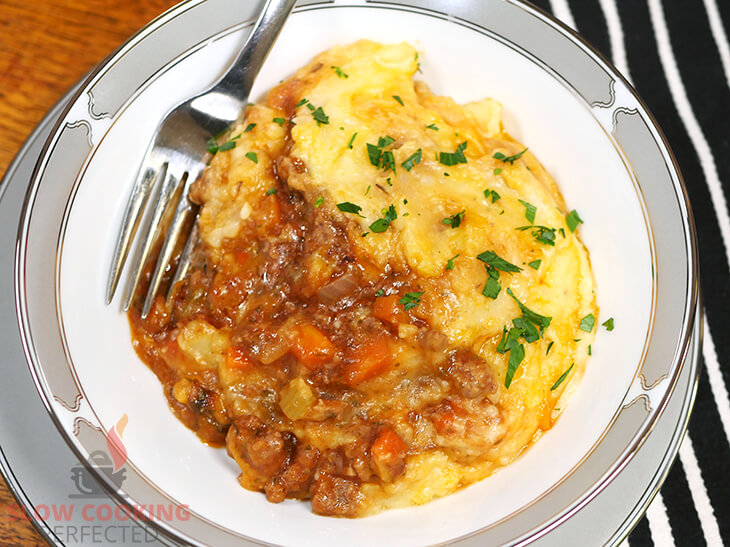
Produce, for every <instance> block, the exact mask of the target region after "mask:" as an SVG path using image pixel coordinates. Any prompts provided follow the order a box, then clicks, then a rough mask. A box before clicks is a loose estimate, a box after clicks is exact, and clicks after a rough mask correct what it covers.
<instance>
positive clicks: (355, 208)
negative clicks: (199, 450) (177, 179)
mask: <svg viewBox="0 0 730 547" xmlns="http://www.w3.org/2000/svg"><path fill="white" fill-rule="evenodd" d="M418 68H419V65H418V55H417V53H416V51H415V50H414V49H413V48H412V47H411V46H409V45H407V44H395V45H381V44H376V43H373V42H368V41H360V42H356V43H354V44H352V45H348V46H343V47H335V48H332V49H331V50H329V51H326V52H324V53H322V54H320V55H319V56H317V57H316V58H315V59H314V60H313V61H312V62H311V63H309V64H308V65H307V66H305V67H303V68H301V69H300V70H299V71H297V72H296V74H295V75H294V76H292V77H290V78H289V79H287V80H285V81H283V82H282V83H281V84H280V85H278V86H277V87H275V88H274V89H272V90H271V92H270V93H269V95H268V99H267V100H266V102H265V104H255V105H250V106H249V107H248V108H247V109H246V112H245V116H244V117H243V120H242V122H241V123H240V124H239V125H237V126H236V127H234V128H232V129H231V130H230V131H229V132H227V133H226V134H225V135H223V136H221V137H220V138H218V139H217V140H215V141H211V142H210V148H209V150H210V152H211V154H213V156H212V159H211V162H210V166H209V167H208V169H207V170H206V172H205V174H204V176H203V177H202V179H201V180H200V181H198V182H197V183H196V184H195V185H194V187H193V191H192V194H191V198H192V199H193V200H194V201H196V202H198V203H200V205H201V212H200V219H199V228H200V237H201V243H200V244H199V245H198V248H197V251H196V260H195V265H194V269H193V272H192V274H191V275H189V276H188V278H187V279H185V280H184V281H183V282H182V283H181V284H180V286H179V287H176V288H175V290H176V292H175V295H176V296H175V299H174V301H173V303H172V306H171V307H169V308H168V307H167V306H166V305H165V302H164V299H163V298H162V297H158V300H157V302H156V304H155V307H154V308H153V312H152V313H151V314H150V316H149V317H148V318H147V319H146V320H142V319H141V318H140V315H139V312H138V311H136V309H134V308H133V309H132V311H131V312H130V322H131V325H132V333H133V339H134V343H135V347H136V349H137V352H138V353H139V355H140V356H141V357H142V359H143V360H144V361H145V362H146V363H147V364H148V365H150V367H152V369H153V370H154V371H155V373H156V374H157V376H158V377H159V378H160V381H161V382H162V383H163V385H164V389H165V393H166V395H167V397H168V400H169V402H170V406H171V408H172V410H173V412H174V413H175V414H176V416H177V417H178V418H179V419H180V420H182V421H183V423H185V424H186V425H187V426H188V427H190V428H191V429H193V430H194V431H195V432H196V433H197V434H198V436H199V437H200V438H201V439H202V440H203V441H205V442H207V443H210V444H212V445H222V444H225V446H226V449H227V451H228V453H229V454H230V456H231V457H233V458H234V459H235V461H236V462H237V463H238V465H239V466H240V468H241V473H240V476H239V481H240V483H241V485H243V486H244V487H246V488H248V489H252V490H259V491H263V492H265V494H266V497H267V498H268V499H269V500H270V501H272V502H280V501H282V500H284V499H285V498H298V499H306V500H311V504H312V509H313V511H314V512H316V513H319V514H323V515H334V516H345V517H359V516H364V515H368V514H372V513H376V512H378V511H382V510H384V509H389V508H393V507H403V506H408V505H414V504H423V503H426V502H428V501H430V500H431V499H433V498H436V497H440V496H445V495H447V494H450V493H452V492H454V491H455V490H457V489H459V488H461V487H463V486H466V485H468V484H470V483H473V482H475V481H478V480H480V479H482V478H484V477H486V476H487V475H489V474H491V473H492V472H494V471H495V470H496V469H498V468H499V467H502V466H504V465H507V464H508V463H510V462H511V461H512V460H514V459H515V458H516V457H517V456H518V455H519V454H520V453H521V452H522V451H523V450H524V449H525V448H526V447H528V446H529V445H530V444H531V443H532V442H533V441H535V440H536V439H537V438H538V437H539V436H540V435H541V433H542V432H544V431H546V430H548V429H550V427H551V426H552V425H553V423H554V421H555V420H556V418H557V414H558V412H559V410H560V409H559V407H561V406H562V405H563V403H564V400H561V398H562V399H565V398H566V397H563V395H564V394H566V393H567V390H571V389H572V388H573V387H574V384H575V383H576V381H577V379H579V377H580V375H581V373H582V371H583V368H584V366H585V363H586V361H587V358H588V355H589V354H590V351H591V343H592V340H593V334H592V333H593V331H594V322H595V317H596V316H597V309H596V303H595V294H594V283H593V275H592V273H591V268H590V262H589V258H588V253H587V251H586V249H585V247H584V246H583V244H582V243H581V241H580V240H579V239H578V236H577V232H576V228H577V227H578V225H579V224H580V223H581V222H582V220H581V219H580V217H579V215H578V214H577V213H576V212H575V211H570V210H569V209H568V208H567V207H566V205H565V203H564V201H563V198H562V197H561V195H560V193H559V191H558V188H557V186H556V184H555V182H554V181H553V180H552V178H551V177H550V175H549V174H548V173H547V172H546V171H545V169H544V168H543V167H542V165H541V164H540V163H539V162H538V161H537V159H536V158H535V157H534V156H533V155H532V154H531V152H530V151H529V150H527V148H526V147H525V146H524V145H522V144H520V143H518V142H516V141H515V140H513V139H512V138H511V137H510V136H509V135H508V134H507V133H506V132H505V130H504V128H503V127H502V122H501V106H500V104H499V103H497V102H495V101H493V100H491V99H485V100H482V101H479V102H475V103H470V104H467V105H458V104H456V103H455V102H454V101H453V100H452V99H450V98H448V97H439V96H436V95H433V94H432V93H431V92H430V90H429V88H428V87H427V86H426V85H425V84H424V83H422V82H418V81H416V82H414V81H413V77H414V75H415V74H416V72H417V71H418ZM517 115H519V113H517ZM528 122H529V120H527V121H526V122H525V123H528ZM140 290H141V293H140V294H144V291H145V290H146V287H141V289H140ZM559 402H560V403H559Z"/></svg>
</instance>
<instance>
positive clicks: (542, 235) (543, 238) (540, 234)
mask: <svg viewBox="0 0 730 547" xmlns="http://www.w3.org/2000/svg"><path fill="white" fill-rule="evenodd" d="M515 230H519V231H520V232H524V231H525V230H532V237H534V238H535V239H536V240H537V241H538V243H542V244H544V245H550V246H552V247H554V246H555V231H556V230H555V228H548V227H547V226H538V225H536V224H533V225H531V226H520V227H519V228H515Z"/></svg>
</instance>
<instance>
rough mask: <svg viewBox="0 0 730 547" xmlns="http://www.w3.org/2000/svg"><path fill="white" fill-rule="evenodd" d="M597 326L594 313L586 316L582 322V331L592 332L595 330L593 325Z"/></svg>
mask: <svg viewBox="0 0 730 547" xmlns="http://www.w3.org/2000/svg"><path fill="white" fill-rule="evenodd" d="M595 324H596V318H595V317H593V314H592V313H589V314H588V315H586V316H585V317H584V318H583V319H581V320H580V330H582V331H585V332H591V331H592V330H593V325H595Z"/></svg>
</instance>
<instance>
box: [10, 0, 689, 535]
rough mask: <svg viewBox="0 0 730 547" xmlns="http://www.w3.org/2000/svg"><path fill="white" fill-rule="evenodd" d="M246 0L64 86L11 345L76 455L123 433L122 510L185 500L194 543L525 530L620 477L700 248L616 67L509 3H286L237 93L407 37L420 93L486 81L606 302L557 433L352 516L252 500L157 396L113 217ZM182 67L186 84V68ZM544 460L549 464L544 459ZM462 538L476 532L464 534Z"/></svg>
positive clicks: (671, 366) (665, 384)
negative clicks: (119, 285) (608, 326)
mask: <svg viewBox="0 0 730 547" xmlns="http://www.w3.org/2000/svg"><path fill="white" fill-rule="evenodd" d="M258 7H259V6H258V5H257V3H241V2H235V1H233V0H200V1H190V2H186V3H183V4H181V5H180V6H179V7H177V8H175V9H173V10H171V11H170V12H168V13H167V14H166V15H164V16H163V17H161V18H159V19H158V20H156V21H155V22H154V23H153V24H151V25H150V26H148V27H147V28H146V29H145V30H143V31H142V32H141V33H140V34H138V35H137V36H136V37H134V38H133V39H132V40H131V41H130V42H129V43H127V44H126V45H125V46H124V47H122V48H121V49H120V50H119V52H117V53H116V54H115V55H113V56H112V57H111V58H110V59H109V60H108V61H106V62H105V63H103V64H102V65H100V67H99V68H98V69H97V70H96V71H95V73H94V74H93V75H92V77H91V78H90V79H89V80H87V81H86V82H85V83H84V84H83V85H82V86H81V88H80V89H79V90H78V91H77V92H76V93H75V94H74V96H73V97H72V98H71V100H70V101H69V103H68V106H67V108H66V109H65V110H64V112H63V114H62V115H61V116H60V118H59V122H58V124H57V126H56V128H55V130H54V131H53V132H52V134H51V136H50V138H49V139H48V141H47V143H46V146H45V148H44V150H43V153H42V154H41V157H40V160H39V162H38V165H37V168H36V171H35V174H34V178H33V181H32V183H31V186H30V188H29V192H28V194H27V197H26V203H25V206H24V210H23V215H22V218H21V220H20V229H19V240H18V249H19V252H18V254H17V260H16V269H15V281H16V293H17V294H16V298H17V307H18V316H19V319H20V327H21V334H22V341H23V344H24V349H25V352H26V356H27V358H28V360H29V362H30V363H31V370H32V372H33V374H34V377H35V380H36V383H37V385H38V388H39V390H40V392H41V394H42V396H43V398H44V401H45V403H46V405H47V406H48V408H49V410H50V411H51V415H52V417H53V419H54V421H55V422H56V424H57V425H58V427H59V428H60V430H61V431H62V433H63V434H64V435H65V436H66V438H67V439H68V441H69V442H70V444H71V446H72V447H73V449H74V450H75V451H76V452H77V453H78V454H79V456H80V457H81V458H83V459H85V460H86V461H91V462H95V461H96V460H95V459H94V457H93V456H94V455H95V454H99V453H105V451H106V452H108V451H109V450H108V442H107V433H108V432H110V431H112V430H116V431H117V435H119V436H121V435H122V427H121V424H123V423H127V422H128V426H127V427H126V429H124V433H123V443H124V446H125V458H123V461H122V464H123V465H122V466H121V468H119V469H117V468H116V467H118V466H114V465H107V466H102V465H95V466H92V467H94V469H95V470H96V472H97V473H98V476H99V477H100V478H101V479H102V481H104V483H105V484H106V485H107V486H108V487H109V488H110V489H111V490H112V491H113V492H114V493H115V495H116V496H117V497H118V499H120V500H123V501H124V502H125V503H127V504H128V505H131V506H140V505H142V506H150V505H152V506H154V507H161V508H163V509H168V508H174V509H176V510H177V509H179V508H181V507H182V508H185V509H186V510H189V513H187V515H186V518H182V517H181V516H180V515H179V514H177V513H176V512H175V511H172V509H170V510H171V511H172V513H170V514H168V513H166V512H165V513H163V515H162V516H161V517H160V518H156V519H155V523H154V524H156V525H158V526H159V527H160V528H162V529H164V530H166V531H168V532H169V533H170V534H172V535H174V536H175V537H179V538H182V539H185V540H187V541H190V542H194V543H201V544H216V545H223V544H229V543H236V542H239V541H240V540H242V539H252V540H257V541H262V542H268V543H275V544H293V543H297V544H299V545H307V544H315V543H319V542H321V541H322V539H323V538H325V539H326V540H328V541H330V542H332V543H339V542H343V541H347V542H348V543H349V544H350V545H356V544H363V545H367V544H372V543H374V542H395V543H397V544H399V545H408V544H413V545H422V544H426V543H439V542H444V541H451V540H456V539H459V538H465V539H466V538H478V540H479V541H481V542H489V543H492V544H494V543H504V542H508V543H509V542H520V541H522V540H527V539H534V538H536V537H538V536H540V535H542V534H544V533H546V532H547V531H549V530H550V529H551V528H553V527H555V526H557V525H558V524H559V523H560V522H562V521H564V520H565V519H567V518H568V517H569V516H570V515H572V514H574V513H575V512H576V511H578V510H579V509H580V508H581V507H582V506H584V505H585V504H586V503H588V502H589V501H590V499H591V498H593V497H594V496H595V495H596V494H597V493H598V492H600V491H601V489H603V488H605V487H606V486H607V485H608V484H609V483H610V482H611V481H612V480H614V479H615V477H616V476H617V474H618V473H619V472H620V470H621V469H622V468H623V467H624V466H626V465H627V464H628V462H629V461H630V459H631V457H632V456H633V455H634V454H635V453H636V452H637V450H638V449H639V448H640V446H641V444H642V443H643V442H644V441H645V440H646V438H647V435H648V433H649V431H650V430H651V428H652V427H653V426H654V424H655V423H656V420H657V419H658V418H659V416H660V415H661V413H662V411H663V409H664V408H665V407H666V405H667V404H668V402H669V400H670V396H671V394H672V391H673V389H674V387H675V385H676V383H677V381H678V379H679V376H680V373H681V370H682V365H683V363H684V362H685V360H686V357H687V353H688V351H689V349H690V345H689V343H690V335H691V332H692V328H693V324H694V321H695V318H696V314H695V310H696V306H697V298H698V295H697V292H698V289H697V274H696V246H695V242H694V232H693V226H692V221H691V217H690V215H689V211H688V206H687V200H686V196H685V194H684V189H683V187H682V185H681V182H680V177H679V174H678V173H677V170H676V166H675V164H674V162H673V159H672V157H671V154H670V152H669V150H668V148H667V146H666V144H665V142H664V140H663V138H662V136H661V134H660V132H659V130H658V129H657V128H656V126H655V125H654V122H653V120H652V119H651V117H650V115H649V114H648V113H647V112H646V110H645V108H644V106H643V105H642V103H641V102H640V101H639V100H638V98H636V96H635V95H634V94H633V92H632V90H631V89H630V88H629V87H628V85H627V84H626V82H625V81H624V80H622V79H621V78H620V77H619V76H618V75H617V74H616V73H615V71H614V70H613V69H612V68H611V67H609V66H607V65H606V64H605V63H604V62H603V61H602V60H601V59H600V58H599V57H598V56H597V55H596V54H595V53H594V52H592V51H591V50H590V49H589V48H588V47H587V46H585V45H584V44H583V43H582V42H581V41H580V40H579V39H578V38H576V37H575V36H574V35H572V34H571V33H570V32H568V31H567V30H565V29H564V28H563V27H562V26H560V25H559V24H557V23H555V22H554V21H552V20H551V19H549V18H547V17H546V16H544V15H543V14H541V13H539V12H537V11H536V10H534V9H533V8H530V7H528V6H526V5H522V4H520V3H515V2H511V1H505V0H489V1H478V0H475V1H471V2H469V1H467V2H459V3H453V2H446V1H435V0H432V1H398V2H396V1H388V2H367V3H364V2H359V1H354V0H353V1H338V2H303V3H302V5H301V6H300V7H299V8H298V10H297V11H296V12H295V13H294V14H293V15H292V17H291V18H290V20H289V22H288V24H287V26H286V28H285V29H284V31H283V33H282V36H281V38H280V40H279V42H278V43H277V45H276V46H275V48H274V50H273V52H272V54H271V57H270V59H269V61H268V62H267V64H266V66H265V68H264V70H263V71H262V74H261V76H260V78H259V80H258V81H257V84H256V86H255V89H254V92H253V97H256V96H257V95H258V96H260V95H262V94H263V92H264V91H265V90H266V89H268V88H270V87H271V86H272V85H273V84H275V83H276V82H278V81H279V80H280V79H281V78H283V77H285V76H286V75H288V74H290V73H291V72H292V71H293V70H294V69H295V68H297V67H298V66H300V65H302V64H304V63H305V62H306V61H307V60H309V59H310V58H311V57H312V56H313V55H314V54H315V53H317V52H319V51H320V50H322V49H326V48H327V47H329V46H331V45H334V44H336V43H343V42H349V41H352V40H353V39H356V38H371V39H376V40H380V41H393V40H396V39H397V40H398V41H401V40H405V41H409V42H411V43H413V44H414V45H415V46H416V48H417V49H418V50H419V51H420V52H421V60H422V61H421V66H422V69H423V74H422V75H421V76H420V77H422V78H423V79H424V80H425V81H427V82H428V83H429V84H430V85H431V87H432V88H433V90H434V91H435V92H437V93H440V94H446V95H451V96H453V97H454V98H455V99H456V100H457V101H469V100H475V99H478V98H481V97H483V96H491V97H494V98H496V99H498V100H500V101H501V102H502V103H503V104H504V106H505V125H506V127H507V129H508V131H510V132H511V133H512V134H513V135H514V136H515V137H516V138H518V139H519V140H521V141H522V142H525V143H526V144H527V145H529V146H530V148H531V150H533V152H535V154H536V155H537V156H538V157H539V158H540V159H541V160H542V161H543V163H544V164H545V165H546V167H547V168H548V170H549V171H550V172H551V173H552V174H553V175H554V176H555V178H556V179H557V181H558V183H559V185H560V187H561V189H562V191H563V194H564V196H565V198H566V201H567V202H568V204H569V206H570V208H576V209H578V210H579V211H580V213H581V216H582V217H583V218H584V219H585V221H586V223H585V225H584V227H582V228H581V230H582V237H583V240H584V242H585V243H586V245H587V247H588V248H589V250H590V251H591V260H592V263H593V267H594V272H595V276H596V281H597V286H598V293H597V300H598V304H599V306H600V308H601V313H602V315H601V317H602V318H608V317H609V316H613V317H614V318H615V321H616V329H615V330H614V331H613V332H611V333H609V332H607V331H605V330H603V329H601V330H599V332H598V335H597V337H596V342H595V344H594V351H593V354H594V355H593V357H592V359H591V361H590V363H589V366H588V368H587V372H586V374H585V377H584V378H583V380H582V383H581V386H580V389H579V390H578V391H577V393H576V394H575V396H574V397H573V399H572V401H571V403H570V405H568V408H567V409H566V410H565V411H564V412H563V415H562V417H561V418H560V420H559V421H558V423H557V424H556V426H555V427H553V429H552V430H551V431H549V432H548V433H546V434H545V435H544V436H543V438H542V439H541V440H540V442H539V443H537V444H536V445H535V446H534V447H532V448H531V449H530V450H528V451H526V453H525V454H523V455H522V456H521V457H520V458H519V459H518V460H517V461H516V462H514V463H513V464H511V465H510V466H508V467H507V468H505V469H503V470H501V471H500V472H498V473H496V474H495V475H494V476H492V477H490V478H488V479H486V480H484V481H482V482H480V483H478V484H475V485H472V486H470V487H469V488H465V489H463V490H461V491H460V492H458V493H456V494H454V495H452V496H449V497H447V498H444V499H441V500H436V501H434V502H432V503H429V504H427V505H425V506H421V507H416V508H409V509H405V510H398V511H389V512H386V513H383V514H381V515H377V516H374V517H369V518H367V519H360V520H356V521H351V520H342V519H331V518H329V519H328V518H323V517H318V516H315V515H312V514H311V513H310V512H309V509H308V507H306V506H305V504H302V503H301V502H297V501H287V502H284V503H282V504H280V505H276V506H275V505H271V504H269V503H267V502H266V501H265V499H264V497H263V496H262V495H260V494H257V493H253V492H248V491H245V490H242V489H241V488H240V487H239V486H238V484H237V482H236V480H235V476H236V474H237V471H236V466H235V464H234V463H233V462H232V460H230V459H228V458H227V457H226V456H225V453H224V452H223V451H221V450H215V449H212V448H210V447H207V446H205V445H203V444H202V443H200V442H198V440H197V439H196V438H195V436H194V435H193V434H192V433H191V432H189V431H188V430H186V429H185V428H184V427H183V426H182V425H181V424H180V423H178V422H177V420H176V419H175V418H174V417H173V416H172V414H171V413H170V412H169V410H168V409H167V408H166V402H165V399H164V397H163V396H162V394H161V390H160V386H159V383H158V382H157V380H156V378H155V377H154V375H153V374H152V373H151V372H150V371H149V370H148V369H147V368H146V367H145V366H144V365H143V364H142V363H140V361H139V360H138V359H137V358H136V356H135V354H134V351H133V350H132V347H131V343H130V336H129V330H128V325H127V323H126V318H125V316H124V315H123V314H122V313H121V311H120V309H119V305H118V303H117V302H115V303H114V304H113V306H112V307H105V306H104V305H103V294H104V285H105V281H106V272H107V269H108V264H109V263H110V259H111V250H112V247H113V242H114V240H115V238H116V234H117V229H118V225H119V223H120V221H121V211H122V209H123V205H124V203H125V201H126V199H127V195H128V193H129V189H130V187H131V183H132V181H133V179H134V176H135V174H136V170H137V167H138V165H139V161H140V158H141V157H142V155H143V153H144V150H145V148H146V146H147V143H148V142H149V141H150V137H151V135H152V132H153V131H154V129H155V126H156V124H157V122H158V120H159V117H160V116H161V115H162V114H163V113H164V112H165V111H167V110H168V109H169V108H170V107H171V106H173V105H174V104H175V103H176V102H178V101H179V100H181V99H183V98H185V97H188V96H190V95H193V94H194V93H195V91H197V90H199V89H201V88H204V87H206V86H207V85H208V84H209V83H211V82H212V81H214V80H215V78H216V77H217V76H219V75H220V74H221V72H222V70H224V67H225V65H226V62H227V59H230V58H231V57H232V55H233V54H234V53H235V52H236V51H237V49H238V48H239V47H240V44H241V43H242V41H243V40H244V39H245V36H246V35H247V33H248V32H249V30H250V24H251V18H252V16H253V15H254V14H255V13H256V10H257V9H258ZM191 75H194V76H195V77H191ZM545 462H549V465H546V463H545ZM474 534H477V535H474Z"/></svg>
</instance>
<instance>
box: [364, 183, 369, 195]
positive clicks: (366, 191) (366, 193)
mask: <svg viewBox="0 0 730 547" xmlns="http://www.w3.org/2000/svg"><path fill="white" fill-rule="evenodd" d="M369 192H370V185H369V184H368V187H367V189H366V190H365V195H366V196H367V195H368V193H369Z"/></svg>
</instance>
